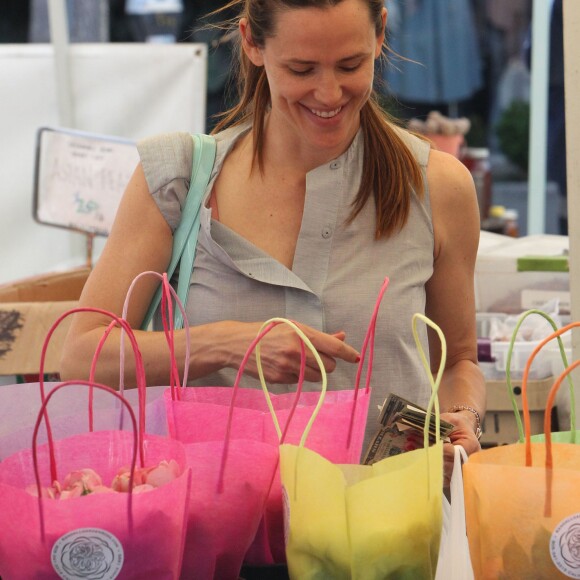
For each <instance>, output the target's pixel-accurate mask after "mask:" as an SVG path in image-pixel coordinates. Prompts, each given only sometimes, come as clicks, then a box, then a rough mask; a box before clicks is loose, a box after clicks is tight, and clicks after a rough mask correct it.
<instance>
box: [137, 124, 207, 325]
mask: <svg viewBox="0 0 580 580" xmlns="http://www.w3.org/2000/svg"><path fill="white" fill-rule="evenodd" d="M191 137H192V139H193V161H192V164H191V181H190V183H189V191H188V192H187V198H186V200H185V207H184V208H183V213H182V215H181V221H180V222H179V226H177V229H176V230H175V233H174V234H173V250H172V252H171V261H170V262H169V266H168V267H167V277H168V278H169V279H171V277H172V276H173V274H174V272H175V269H176V268H177V264H179V279H178V281H177V296H178V297H179V299H180V300H181V302H182V303H183V304H184V305H185V304H187V297H188V295H189V287H190V281H191V273H192V272H193V261H194V259H195V248H196V246H197V236H198V234H199V227H200V223H201V222H200V219H201V218H200V213H201V212H200V209H201V202H202V200H203V196H204V194H205V191H206V189H207V185H208V183H209V178H210V176H211V172H212V169H213V164H214V161H215V154H216V143H215V139H214V138H213V137H212V136H210V135H203V134H194V135H192V136H191ZM161 291H162V288H161V286H159V288H157V291H156V292H155V295H154V296H153V300H152V301H151V304H150V305H149V309H148V310H147V314H146V315H145V318H144V319H143V323H142V324H141V329H143V330H146V329H147V328H148V327H149V324H150V323H151V320H152V318H153V315H154V313H155V311H156V310H157V308H158V307H159V303H160V302H161ZM174 326H175V328H176V329H178V328H183V315H182V314H181V311H180V310H179V309H178V308H176V309H175V318H174Z"/></svg>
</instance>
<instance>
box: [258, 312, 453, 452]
mask: <svg viewBox="0 0 580 580" xmlns="http://www.w3.org/2000/svg"><path fill="white" fill-rule="evenodd" d="M419 320H422V321H423V322H424V323H425V324H426V325H427V326H430V327H431V328H433V330H435V332H436V333H437V335H438V336H439V339H440V341H441V359H440V362H439V369H438V371H437V376H436V378H435V379H434V378H433V375H432V373H431V368H430V366H429V362H428V361H427V357H426V356H425V351H424V349H423V346H422V344H421V340H420V338H419V334H418V332H417V321H419ZM412 330H413V338H414V339H415V344H416V345H417V349H418V350H419V356H420V357H421V362H422V363H423V367H424V368H425V372H426V374H427V377H428V379H429V383H430V385H431V397H430V399H429V406H428V407H427V413H426V415H425V424H424V431H423V446H424V447H425V449H426V448H427V447H428V446H429V422H430V420H431V413H432V411H433V407H435V424H436V435H435V438H436V442H437V443H439V441H440V434H439V426H440V418H439V400H438V399H437V392H438V390H439V385H440V384H441V378H442V376H443V371H444V370H445V364H446V360H447V342H446V340H445V336H444V334H443V331H442V330H441V329H440V328H439V326H437V324H435V323H434V322H433V321H432V320H430V319H429V318H427V317H426V316H425V315H423V314H420V313H416V314H414V315H413V319H412ZM306 344H307V345H308V343H306ZM313 348H314V347H313ZM256 354H257V353H256ZM316 355H317V357H318V353H316ZM317 360H319V357H318V358H317ZM319 364H322V361H320V362H319ZM322 369H324V367H323V366H321V370H322ZM325 394H326V373H324V375H323V389H322V391H321V393H320V398H319V399H318V404H317V405H316V407H315V408H314V411H313V412H312V416H311V417H310V420H309V421H308V423H307V425H306V428H305V429H304V433H303V434H302V438H301V440H300V444H299V445H300V447H304V444H305V442H306V439H307V437H308V433H309V432H310V429H311V428H312V425H313V423H314V421H315V419H316V416H317V415H318V413H319V411H320V408H321V407H322V404H323V403H324V396H325Z"/></svg>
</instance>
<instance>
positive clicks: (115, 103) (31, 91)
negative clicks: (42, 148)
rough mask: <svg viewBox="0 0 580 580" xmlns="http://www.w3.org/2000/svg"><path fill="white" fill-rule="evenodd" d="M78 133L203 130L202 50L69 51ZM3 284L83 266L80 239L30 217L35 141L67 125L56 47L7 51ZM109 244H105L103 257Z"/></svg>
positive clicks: (1, 157)
mask: <svg viewBox="0 0 580 580" xmlns="http://www.w3.org/2000/svg"><path fill="white" fill-rule="evenodd" d="M68 68H69V78H70V87H71V88H70V94H71V100H72V116H73V119H74V124H75V127H74V128H76V129H80V130H83V131H89V132H93V133H100V134H104V135H111V136H118V137H124V138H128V139H132V140H137V139H140V138H142V137H145V136H148V135H153V134H155V133H161V132H166V131H176V130H179V131H190V132H199V131H204V130H205V115H206V102H205V99H206V96H205V95H206V82H207V49H206V45H204V44H193V43H190V44H168V45H162V44H138V43H131V44H71V45H70V50H69V53H68ZM0 78H1V79H2V82H0V283H4V282H9V281H11V280H15V279H19V278H23V277H27V276H30V275H34V274H41V273H46V272H51V271H55V270H62V269H67V268H70V267H74V266H79V265H82V264H84V263H85V260H86V238H85V236H83V235H82V234H77V233H72V232H68V231H66V230H62V229H60V228H55V227H51V226H46V225H41V224H38V223H36V222H35V221H34V220H33V217H32V199H33V181H34V155H35V146H36V132H37V129H38V128H39V127H41V126H47V125H48V126H59V112H58V103H57V90H56V81H55V62H54V51H53V47H52V45H48V44H47V45H44V44H28V45H27V44H18V45H0ZM103 243H104V240H103V239H102V238H97V241H96V243H95V250H96V251H95V256H97V255H98V253H99V251H100V249H101V248H102V245H103Z"/></svg>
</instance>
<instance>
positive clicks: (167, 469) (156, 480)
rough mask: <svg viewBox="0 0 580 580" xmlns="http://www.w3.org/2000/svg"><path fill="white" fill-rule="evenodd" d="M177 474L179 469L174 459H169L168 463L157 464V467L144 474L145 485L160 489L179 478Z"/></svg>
mask: <svg viewBox="0 0 580 580" xmlns="http://www.w3.org/2000/svg"><path fill="white" fill-rule="evenodd" d="M179 473H180V469H179V465H178V464H177V461H175V460H174V459H170V460H169V461H165V460H163V461H160V462H159V465H157V466H156V467H153V468H151V469H149V472H148V473H146V474H145V483H148V484H150V485H152V486H153V487H160V486H162V485H165V484H166V483H169V482H170V481H173V480H174V479H175V478H176V477H179Z"/></svg>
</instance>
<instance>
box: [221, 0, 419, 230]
mask: <svg viewBox="0 0 580 580" xmlns="http://www.w3.org/2000/svg"><path fill="white" fill-rule="evenodd" d="M361 1H364V2H366V3H367V4H368V7H369V12H370V17H371V21H372V22H374V23H375V31H376V34H377V36H379V35H381V34H382V33H383V23H382V9H383V6H384V2H383V0H361ZM340 2H342V0H232V1H231V2H229V3H228V4H226V5H225V6H224V7H222V8H220V9H219V10H218V11H216V12H215V13H214V14H216V13H219V12H222V11H225V10H229V9H231V8H236V9H238V10H239V14H238V16H237V17H236V18H235V19H234V20H233V21H230V22H228V23H225V26H226V27H227V28H228V29H229V30H230V32H232V31H234V30H236V29H237V26H238V22H239V19H240V18H247V20H248V25H249V28H250V30H251V34H252V41H253V42H254V43H255V44H256V45H257V46H259V47H263V46H264V45H265V42H266V39H267V38H271V37H272V36H274V35H275V26H276V15H277V14H279V13H280V12H281V11H282V10H288V9H295V8H325V7H331V6H335V5H336V4H340ZM232 36H234V35H232ZM235 38H236V39H237V43H236V46H235V52H234V54H235V56H236V57H237V60H238V66H237V67H234V70H236V71H237V88H238V95H239V100H238V102H237V104H236V105H234V106H233V107H232V108H231V109H229V110H228V111H225V112H224V113H223V114H222V115H220V116H221V120H220V121H219V122H218V124H217V125H216V127H215V129H214V131H213V132H214V133H215V132H218V131H220V130H222V129H225V128H226V127H229V126H234V125H239V124H241V123H244V122H247V121H252V128H253V132H254V158H255V159H256V160H257V162H258V166H259V167H260V168H261V167H262V160H263V144H264V117H265V114H266V111H267V110H268V105H269V103H270V88H269V85H268V79H267V77H266V73H265V71H264V68H263V67H257V66H255V65H254V64H253V63H252V62H251V61H250V60H249V58H248V57H247V56H246V54H245V53H244V51H243V49H242V46H241V39H240V38H239V35H235ZM387 50H388V48H387V47H386V46H384V48H383V57H385V53H386V51H387ZM397 124H398V123H397V121H396V120H395V119H394V118H393V117H391V116H390V115H389V114H388V113H387V112H386V111H384V110H383V109H382V108H381V107H380V105H379V103H378V99H377V94H376V92H375V91H374V90H373V92H372V94H371V96H370V98H369V100H368V101H367V103H366V104H365V105H364V106H363V108H362V110H361V128H362V133H363V139H364V151H365V155H364V161H363V169H362V180H361V183H360V187H359V191H358V193H357V196H356V198H355V200H354V202H353V209H352V213H351V215H350V216H349V220H348V221H349V222H351V221H353V220H354V219H355V218H356V216H357V215H358V214H359V213H360V211H361V210H362V208H363V207H364V205H365V204H366V202H367V201H368V199H369V198H370V196H371V195H373V196H374V200H375V210H376V227H375V237H376V238H377V239H378V238H382V237H388V236H390V235H391V234H393V233H396V232H397V231H399V230H400V229H401V228H402V227H403V226H404V225H405V223H406V221H407V218H408V215H409V211H410V206H411V195H412V191H413V189H414V190H415V191H416V192H417V193H418V195H422V192H423V186H424V183H423V174H422V172H421V168H420V166H419V164H418V162H417V160H416V159H415V157H414V156H413V154H412V153H411V151H409V149H408V148H407V146H406V145H405V143H404V142H403V141H402V139H401V137H400V136H399V134H398V131H399V129H397V127H396V125H397Z"/></svg>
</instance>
